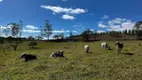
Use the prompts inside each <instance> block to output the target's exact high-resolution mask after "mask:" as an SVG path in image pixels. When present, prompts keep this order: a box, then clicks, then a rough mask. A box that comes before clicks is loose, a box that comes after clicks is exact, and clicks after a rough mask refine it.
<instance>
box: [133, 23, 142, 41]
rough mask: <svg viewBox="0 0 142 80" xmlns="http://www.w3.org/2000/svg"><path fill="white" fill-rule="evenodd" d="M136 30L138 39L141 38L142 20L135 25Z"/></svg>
mask: <svg viewBox="0 0 142 80" xmlns="http://www.w3.org/2000/svg"><path fill="white" fill-rule="evenodd" d="M134 30H136V35H137V37H138V39H141V37H142V21H138V22H137V23H136V24H135V25H134Z"/></svg>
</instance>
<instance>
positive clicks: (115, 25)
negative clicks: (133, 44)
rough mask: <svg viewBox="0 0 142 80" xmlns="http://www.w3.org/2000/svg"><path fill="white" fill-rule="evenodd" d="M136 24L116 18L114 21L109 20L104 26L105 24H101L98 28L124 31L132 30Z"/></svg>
mask: <svg viewBox="0 0 142 80" xmlns="http://www.w3.org/2000/svg"><path fill="white" fill-rule="evenodd" d="M134 25H135V22H132V21H131V20H128V19H125V18H118V17H117V18H115V19H113V20H109V21H108V22H107V24H103V22H102V21H101V22H99V24H98V27H102V28H106V30H108V31H123V30H126V29H127V30H131V29H133V26H134ZM106 26H107V27H106Z"/></svg>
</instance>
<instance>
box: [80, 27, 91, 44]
mask: <svg viewBox="0 0 142 80" xmlns="http://www.w3.org/2000/svg"><path fill="white" fill-rule="evenodd" d="M92 34H93V32H92V31H91V30H90V29H87V30H86V31H84V32H82V39H83V41H89V39H90V38H91V35H92Z"/></svg>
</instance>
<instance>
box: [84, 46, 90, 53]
mask: <svg viewBox="0 0 142 80" xmlns="http://www.w3.org/2000/svg"><path fill="white" fill-rule="evenodd" d="M84 50H85V53H88V52H89V46H88V45H85V46H84Z"/></svg>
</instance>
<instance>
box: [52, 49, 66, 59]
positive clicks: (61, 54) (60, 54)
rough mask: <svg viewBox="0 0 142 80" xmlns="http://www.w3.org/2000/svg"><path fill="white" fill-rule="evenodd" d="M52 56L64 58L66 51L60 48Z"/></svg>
mask: <svg viewBox="0 0 142 80" xmlns="http://www.w3.org/2000/svg"><path fill="white" fill-rule="evenodd" d="M50 57H51V58H63V57H64V51H63V50H60V51H57V52H53V53H52V54H51V55H50Z"/></svg>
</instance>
